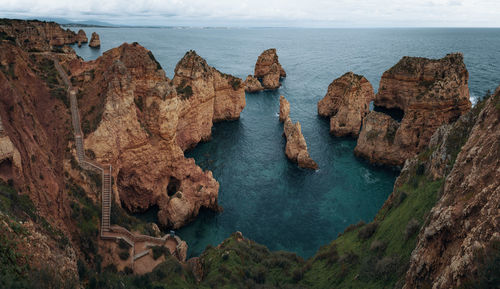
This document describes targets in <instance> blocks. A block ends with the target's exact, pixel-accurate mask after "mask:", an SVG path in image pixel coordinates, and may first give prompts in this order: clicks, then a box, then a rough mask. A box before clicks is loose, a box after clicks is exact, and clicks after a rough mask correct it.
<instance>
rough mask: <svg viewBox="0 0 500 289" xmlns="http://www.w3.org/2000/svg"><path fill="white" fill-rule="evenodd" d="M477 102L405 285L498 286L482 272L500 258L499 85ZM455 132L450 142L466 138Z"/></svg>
mask: <svg viewBox="0 0 500 289" xmlns="http://www.w3.org/2000/svg"><path fill="white" fill-rule="evenodd" d="M478 105H480V106H484V109H483V110H482V111H481V112H480V113H479V114H478V116H477V120H476V122H475V124H474V125H473V126H470V127H468V128H467V127H464V128H463V129H462V130H465V131H467V130H470V128H471V127H472V131H471V132H470V136H469V138H468V139H467V140H466V142H465V145H464V146H463V147H462V149H461V151H460V153H458V157H457V158H456V161H455V162H454V163H455V165H454V166H453V169H452V170H451V172H450V174H449V175H448V177H447V178H446V182H445V184H444V190H443V192H442V196H441V198H440V200H439V202H438V203H437V204H436V206H434V208H432V210H431V212H430V215H429V217H428V219H427V222H426V225H425V227H424V228H423V229H422V230H421V232H420V234H419V236H418V243H417V246H416V248H415V250H414V251H413V253H412V257H411V262H410V269H409V270H408V272H407V274H406V285H405V288H417V287H419V288H420V287H427V286H432V288H452V287H453V288H455V287H460V286H464V285H466V284H467V283H469V285H471V284H476V286H479V287H481V288H492V287H490V286H496V285H498V283H496V284H494V282H495V281H494V279H491V277H493V276H491V277H489V278H490V279H489V280H490V281H489V282H493V283H488V281H486V280H488V278H482V277H483V276H488V275H487V274H491V273H494V272H488V268H485V265H488V262H491V261H492V260H495V258H497V259H496V260H498V258H499V246H498V244H499V243H500V233H499V232H500V224H499V223H498V221H499V219H500V212H499V208H500V88H498V89H497V91H496V93H495V94H494V95H493V96H491V97H490V98H489V99H488V100H486V103H480V104H478ZM475 109H476V108H475ZM458 124H460V123H459V122H458ZM451 132H452V134H451V133H450V134H449V135H448V138H451V141H453V142H459V143H460V142H464V141H465V140H463V136H461V135H460V134H458V133H457V132H453V131H451ZM450 145H452V144H450ZM452 148H453V147H452ZM448 153H453V150H451V152H448ZM497 265H498V264H497ZM490 268H494V267H490ZM497 269H498V267H497ZM493 270H494V269H493ZM496 274H498V271H497V272H496ZM497 278H498V276H497ZM497 281H498V280H497Z"/></svg>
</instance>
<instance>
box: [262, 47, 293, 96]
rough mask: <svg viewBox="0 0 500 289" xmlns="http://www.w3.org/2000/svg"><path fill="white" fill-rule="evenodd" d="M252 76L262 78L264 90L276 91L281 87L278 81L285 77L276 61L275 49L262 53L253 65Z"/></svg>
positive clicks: (283, 71)
mask: <svg viewBox="0 0 500 289" xmlns="http://www.w3.org/2000/svg"><path fill="white" fill-rule="evenodd" d="M254 76H255V77H256V78H262V86H263V87H264V88H265V89H277V88H279V87H280V86H281V84H280V82H279V80H280V78H281V77H286V72H285V70H284V69H283V67H281V64H280V63H279V61H278V54H276V49H275V48H271V49H268V50H265V51H264V52H262V54H261V55H260V56H259V58H258V59H257V63H255V70H254Z"/></svg>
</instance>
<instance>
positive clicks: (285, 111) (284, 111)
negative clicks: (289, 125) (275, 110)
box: [280, 95, 290, 122]
mask: <svg viewBox="0 0 500 289" xmlns="http://www.w3.org/2000/svg"><path fill="white" fill-rule="evenodd" d="M289 115H290V103H289V102H288V100H286V98H285V97H284V96H283V95H280V122H285V120H286V119H287V118H288V117H289Z"/></svg>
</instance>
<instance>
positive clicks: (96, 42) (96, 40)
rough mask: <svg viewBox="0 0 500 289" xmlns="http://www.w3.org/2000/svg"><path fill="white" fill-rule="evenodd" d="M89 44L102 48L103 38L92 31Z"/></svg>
mask: <svg viewBox="0 0 500 289" xmlns="http://www.w3.org/2000/svg"><path fill="white" fill-rule="evenodd" d="M89 46H90V47H92V48H100V47H101V40H100V39H99V34H97V33H96V32H92V36H91V37H90V43H89Z"/></svg>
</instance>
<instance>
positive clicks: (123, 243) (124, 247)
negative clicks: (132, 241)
mask: <svg viewBox="0 0 500 289" xmlns="http://www.w3.org/2000/svg"><path fill="white" fill-rule="evenodd" d="M118 247H119V248H120V249H122V250H128V249H129V248H130V245H129V243H127V242H126V241H125V240H123V239H120V241H118Z"/></svg>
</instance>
